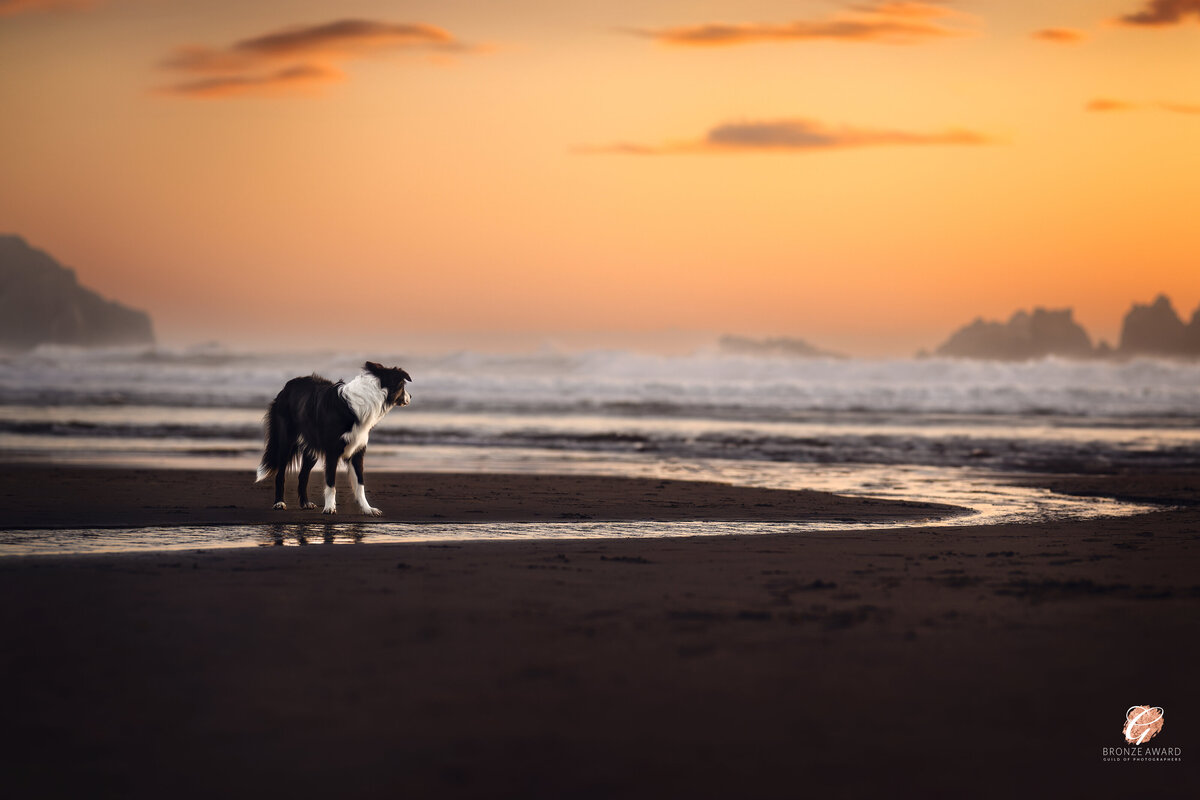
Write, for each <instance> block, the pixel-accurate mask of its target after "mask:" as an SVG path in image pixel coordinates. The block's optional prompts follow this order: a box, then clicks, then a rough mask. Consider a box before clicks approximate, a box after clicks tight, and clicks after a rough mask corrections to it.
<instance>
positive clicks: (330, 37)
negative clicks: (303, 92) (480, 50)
mask: <svg viewBox="0 0 1200 800" xmlns="http://www.w3.org/2000/svg"><path fill="white" fill-rule="evenodd" d="M471 49H472V48H470V47H468V46H467V45H464V44H463V43H462V42H459V41H458V40H457V39H455V38H454V36H452V35H451V34H450V33H449V32H448V31H445V30H443V29H442V28H438V27H436V26H434V25H425V24H420V23H388V22H378V21H375V20H363V19H341V20H335V21H333V22H327V23H324V24H320V25H298V26H293V27H290V28H283V29H280V30H276V31H271V32H269V33H265V34H262V35H260V36H254V37H250V38H247V39H242V40H240V41H237V42H235V43H233V44H232V45H230V46H228V47H220V48H214V47H208V46H204V45H188V46H184V47H179V48H176V49H175V51H174V52H173V53H171V54H170V55H169V56H168V57H167V58H165V59H164V60H163V61H162V62H161V66H162V67H163V68H164V69H167V70H171V71H174V72H182V73H188V74H190V75H192V76H203V77H193V78H191V79H188V80H181V81H179V82H176V83H173V84H171V85H169V86H165V87H163V88H162V91H163V92H166V93H168V94H177V95H181V96H185V97H208V98H212V97H225V96H230V95H239V94H264V93H267V94H279V93H281V92H285V91H295V90H298V89H303V88H305V87H313V86H316V85H319V84H323V83H328V82H330V81H333V80H340V79H342V78H343V77H344V75H343V73H342V72H341V70H340V69H338V65H339V64H340V63H341V62H343V61H348V60H351V59H356V58H365V57H369V56H372V55H376V54H378V53H383V52H392V51H400V50H407V51H413V50H415V51H428V52H440V53H447V52H450V53H461V52H466V51H469V50H471Z"/></svg>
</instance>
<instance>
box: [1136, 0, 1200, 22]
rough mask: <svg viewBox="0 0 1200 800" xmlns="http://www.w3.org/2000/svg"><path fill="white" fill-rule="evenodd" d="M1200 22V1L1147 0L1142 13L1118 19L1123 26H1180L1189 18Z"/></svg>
mask: <svg viewBox="0 0 1200 800" xmlns="http://www.w3.org/2000/svg"><path fill="white" fill-rule="evenodd" d="M1189 15H1191V16H1195V17H1196V18H1197V19H1198V20H1200V0H1146V2H1145V5H1144V6H1143V8H1142V10H1141V11H1138V12H1136V13H1133V14H1125V15H1124V16H1121V17H1119V18H1118V20H1117V21H1118V22H1120V23H1122V24H1123V25H1140V26H1151V27H1161V26H1164V25H1180V24H1182V23H1183V22H1184V21H1185V19H1186V18H1187V17H1188V16H1189Z"/></svg>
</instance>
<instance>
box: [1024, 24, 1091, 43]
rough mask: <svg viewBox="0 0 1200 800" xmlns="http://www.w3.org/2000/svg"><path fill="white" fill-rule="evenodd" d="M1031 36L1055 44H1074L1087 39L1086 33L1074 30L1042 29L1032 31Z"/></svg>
mask: <svg viewBox="0 0 1200 800" xmlns="http://www.w3.org/2000/svg"><path fill="white" fill-rule="evenodd" d="M1031 35H1032V36H1033V38H1034V39H1038V40H1040V41H1043V42H1054V43H1056V44H1074V43H1076V42H1082V41H1083V40H1084V39H1086V38H1087V34H1086V33H1084V32H1083V31H1077V30H1075V29H1074V28H1042V29H1041V30H1040V31H1034V32H1033V33H1032V34H1031Z"/></svg>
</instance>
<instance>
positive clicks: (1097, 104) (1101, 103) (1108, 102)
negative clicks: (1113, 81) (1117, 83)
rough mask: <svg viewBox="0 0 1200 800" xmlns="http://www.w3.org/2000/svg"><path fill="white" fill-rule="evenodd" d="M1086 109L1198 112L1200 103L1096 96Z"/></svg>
mask: <svg viewBox="0 0 1200 800" xmlns="http://www.w3.org/2000/svg"><path fill="white" fill-rule="evenodd" d="M1084 108H1086V109H1087V110H1088V111H1136V110H1144V109H1150V110H1157V111H1170V112H1171V113H1172V114H1200V105H1196V104H1194V103H1172V102H1166V101H1163V102H1158V103H1130V102H1127V101H1125V100H1112V99H1110V98H1106V97H1098V98H1096V99H1095V100H1090V101H1089V102H1088V104H1087V105H1086V106H1084Z"/></svg>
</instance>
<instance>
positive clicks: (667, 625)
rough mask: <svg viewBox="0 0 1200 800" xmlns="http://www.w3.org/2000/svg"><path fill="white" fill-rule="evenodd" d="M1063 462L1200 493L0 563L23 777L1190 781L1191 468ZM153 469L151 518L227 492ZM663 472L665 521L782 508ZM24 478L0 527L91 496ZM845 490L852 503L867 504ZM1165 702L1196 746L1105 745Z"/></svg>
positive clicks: (464, 793)
mask: <svg viewBox="0 0 1200 800" xmlns="http://www.w3.org/2000/svg"><path fill="white" fill-rule="evenodd" d="M26 472H28V470H24V469H23V470H22V472H21V473H19V474H25V473H26ZM68 472H71V471H70V470H68ZM75 473H80V471H78V470H76V471H75ZM14 474H17V473H14ZM87 474H88V471H82V474H75V475H74V477H72V478H71V480H77V481H81V482H82V484H84V485H86V484H87V483H89V482H90V481H91V480H93V478H88V477H87ZM206 475H207V473H206ZM42 477H45V476H42ZM60 477H62V476H60ZM175 477H177V478H180V481H181V485H182V486H184V487H195V486H196V485H198V484H197V481H198V480H200V479H201V478H203V476H196V477H190V478H188V477H185V476H183V475H176V476H175ZM474 477H475V479H478V480H480V481H483V480H484V478H486V479H487V481H486V483H487V486H488V487H489V489H488V491H489V492H491V493H492V494H491V495H488V496H487V498H485V499H486V502H485V501H484V500H478V502H475V501H471V502H467V500H466V499H465V498H466V495H464V496H463V497H462V498H459V499H458V500H455V499H454V498H451V497H446V498H443V499H444V501H445V502H446V503H449V505H442V504H441V502H442V501H439V502H438V503H433V504H431V505H429V506H427V507H425V508H426V511H427V512H428V513H430V514H444V513H445V511H443V510H441V509H446V508H449V509H451V511H452V512H453V511H454V509H457V510H458V511H459V512H460V513H462V514H463V515H464V516H455V515H454V514H453V513H451V514H449V515H447V516H445V517H443V518H441V520H440V521H444V520H445V519H463V518H466V517H465V515H466V514H467V513H471V512H470V509H471V508H476V507H482V508H485V509H486V508H487V507H488V505H489V504H492V505H493V507H494V508H496V509H499V508H507V509H508V511H507V512H505V513H512V514H517V513H520V509H517V508H515V507H514V506H513V504H515V503H517V502H518V500H517V499H516V498H515V497H514V495H518V494H522V493H525V492H528V491H531V490H537V491H543V492H546V493H547V496H548V497H550V498H553V497H554V496H555V495H556V493H557V497H558V499H557V500H556V501H553V502H550V501H547V505H546V509H545V513H551V512H553V513H555V514H561V513H591V512H592V511H595V512H596V514H597V516H596V517H595V518H606V517H605V516H604V515H605V514H606V513H608V512H607V511H606V510H605V509H606V508H621V507H629V508H632V507H634V506H635V505H636V504H637V503H638V502H645V501H647V500H648V498H645V497H642V498H638V497H636V496H635V495H634V494H633V493H631V492H630V491H628V485H626V487H625V490H624V494H625V497H624V499H622V498H621V494H622V491H620V490H615V491H616V494H617V498H616V499H615V500H612V501H611V504H610V505H609V506H605V505H604V503H602V502H601V501H600V500H599V499H598V498H596V497H594V496H592V495H591V494H589V493H588V490H590V489H594V488H596V487H595V486H593V485H591V484H588V483H587V482H588V481H590V480H592V479H582V480H583V481H584V483H582V484H577V485H573V484H571V483H570V482H571V481H575V480H579V479H575V478H561V479H546V480H544V481H540V482H538V483H537V484H536V485H534V484H524V483H521V482H522V481H527V480H528V481H533V480H534V479H527V478H511V477H504V476H474ZM108 478H109V479H112V476H111V475H109V476H108ZM15 479H16V478H13V480H15ZM94 479H95V480H101V481H103V480H104V479H103V478H94ZM465 479H466V478H464V480H465ZM386 480H395V481H397V485H399V484H400V483H401V482H402V483H403V484H404V485H405V486H406V487H409V488H410V489H411V487H414V486H416V485H418V484H417V483H416V482H415V479H412V478H410V476H392V478H383V477H382V476H381V479H380V480H377V481H376V483H375V487H374V488H373V490H372V491H373V492H374V494H375V496H374V498H373V499H375V500H376V501H377V502H376V505H381V506H384V507H385V508H388V506H389V502H390V500H391V499H399V495H392V494H391V493H390V492H389V491H388V490H387V489H386V485H385V484H386ZM1056 480H1057V486H1056V488H1058V489H1060V490H1062V489H1069V488H1076V489H1078V490H1079V491H1084V492H1092V493H1096V494H1110V495H1111V494H1121V495H1123V496H1125V497H1127V498H1130V499H1147V498H1150V497H1154V498H1157V499H1167V500H1171V499H1173V500H1174V501H1175V502H1181V503H1189V505H1186V506H1184V507H1182V508H1178V509H1175V510H1170V511H1163V512H1159V513H1155V514H1150V515H1145V516H1140V517H1133V518H1126V519H1115V520H1092V521H1083V522H1058V523H1048V524H1042V525H1020V526H998V527H991V528H982V527H957V528H955V527H948V528H910V529H903V530H890V531H877V532H875V531H873V532H858V533H842V534H838V533H806V534H803V535H778V536H746V537H737V536H734V537H718V538H711V539H701V538H695V539H654V540H633V539H631V540H620V541H605V542H595V541H555V542H528V541H527V542H506V543H484V542H480V543H464V544H454V545H427V544H407V545H370V544H363V545H358V546H331V547H325V546H310V547H306V548H299V547H297V548H257V549H245V550H225V551H212V552H186V553H179V552H172V553H152V554H126V555H105V556H77V557H53V558H48V557H37V558H8V559H0V633H2V635H3V641H4V643H5V644H4V647H3V649H2V650H0V677H2V678H3V681H4V686H5V687H6V690H7V692H6V694H7V698H6V702H5V709H4V714H3V723H2V724H3V725H4V728H5V732H6V739H8V742H7V743H6V745H5V747H4V748H3V750H2V755H0V774H3V775H4V776H5V784H6V786H8V787H13V790H14V791H15V792H16V794H14V796H33V795H35V794H37V795H41V796H56V795H68V794H70V793H76V794H75V796H89V797H152V796H153V797H159V796H193V797H208V796H214V795H232V796H249V795H253V794H259V795H265V796H299V797H316V796H326V797H328V796H337V797H385V796H386V797H395V796H410V797H583V798H589V797H646V798H649V797H654V798H658V797H675V796H679V797H761V796H800V795H810V794H823V795H826V796H835V797H861V796H864V795H882V796H891V795H894V794H897V793H902V792H904V791H905V788H906V787H907V788H908V789H910V790H912V791H914V792H915V791H916V790H917V788H918V787H919V788H920V790H921V791H922V792H923V794H924V795H926V796H931V797H941V796H945V797H951V796H973V797H1010V796H1013V795H1014V794H1018V793H1020V794H1022V795H1024V794H1033V795H1035V796H1043V795H1048V794H1058V795H1062V796H1083V795H1100V796H1113V795H1116V794H1118V793H1120V792H1122V791H1144V790H1145V788H1146V787H1147V786H1152V787H1154V792H1155V793H1156V794H1162V795H1163V796H1181V794H1182V793H1185V792H1187V791H1189V790H1190V791H1191V792H1192V793H1193V794H1194V792H1195V790H1196V789H1198V788H1200V784H1198V782H1197V776H1198V775H1200V770H1198V769H1197V765H1198V763H1200V736H1197V732H1198V731H1200V703H1197V700H1196V697H1197V694H1196V691H1195V687H1194V682H1195V672H1196V664H1197V663H1200V661H1198V658H1197V657H1198V656H1200V513H1198V509H1197V507H1196V506H1195V505H1194V504H1190V503H1194V496H1195V491H1196V488H1195V487H1196V485H1197V483H1196V476H1178V475H1176V476H1169V477H1164V478H1162V479H1160V480H1156V479H1155V478H1154V477H1153V476H1139V477H1138V478H1137V479H1136V480H1131V479H1122V478H1115V479H1114V478H1107V479H1106V478H1089V479H1086V480H1081V481H1079V482H1078V483H1076V484H1073V483H1072V482H1071V480H1070V479H1056ZM652 483H656V482H652ZM672 483H675V482H668V484H672ZM60 485H61V484H60ZM199 485H201V486H211V485H212V484H206V483H203V482H202V481H201V482H200V483H199ZM482 485H483V484H479V485H477V486H476V487H475V489H472V491H473V492H474V494H473V495H471V496H474V497H476V498H477V499H478V498H479V497H482V496H483V495H482V493H481V491H479V486H482ZM3 486H4V491H5V492H12V490H13V489H12V485H11V482H10V481H9V480H8V479H6V480H5V481H4V482H3ZM145 486H156V484H146V485H144V486H143V488H142V489H141V497H142V498H143V499H144V501H145V502H144V504H145V505H149V506H152V508H151V509H149V511H148V513H149V512H153V514H159V513H162V514H166V513H169V512H170V511H172V510H173V509H174V508H175V504H180V505H181V507H183V508H184V509H185V512H184V516H186V517H189V519H188V521H189V522H191V521H192V520H191V519H190V517H191V516H192V515H196V514H202V513H208V512H210V511H211V512H212V513H214V514H216V515H218V516H220V515H221V514H224V513H226V512H229V513H232V512H234V511H236V509H233V510H231V509H224V508H219V507H218V508H215V509H208V508H207V507H206V508H204V509H201V510H197V509H196V504H195V501H194V500H191V501H189V500H188V499H187V497H188V494H187V493H188V491H189V490H188V489H186V488H178V489H174V490H171V491H177V492H180V493H181V494H175V495H171V494H169V493H168V492H167V491H166V490H160V489H159V488H153V489H150V488H145ZM463 486H464V488H465V486H466V485H465V484H464V485H463ZM111 487H112V485H111V484H110V488H111ZM639 487H640V488H639V490H647V487H645V486H642V485H639ZM428 488H432V487H428ZM668 490H669V492H679V493H680V494H679V495H675V494H669V495H666V496H670V497H672V498H677V499H671V500H669V501H667V502H666V503H665V507H659V508H658V510H659V511H661V513H669V512H674V513H680V514H686V513H690V514H693V515H696V514H698V513H700V512H698V511H697V510H696V508H695V507H696V506H702V504H703V503H705V502H708V503H709V504H710V505H711V506H712V508H714V509H715V508H718V507H720V508H724V509H725V512H726V513H767V510H768V507H766V506H758V505H756V502H768V501H767V500H761V501H756V502H749V503H748V506H747V508H745V509H743V508H741V507H738V508H737V509H736V512H731V511H729V509H730V508H731V507H732V506H731V504H732V503H733V502H735V501H733V500H730V499H729V497H728V496H726V495H717V494H714V493H715V492H718V489H715V488H713V487H712V486H711V485H705V484H700V485H693V486H671V485H668V487H667V488H666V489H664V490H663V491H668ZM123 491H124V490H123ZM250 491H251V492H261V493H262V494H263V495H264V496H265V497H266V498H267V499H268V500H269V499H270V497H269V495H270V491H269V489H267V490H264V489H263V488H262V487H261V486H260V487H258V488H257V489H254V488H252V489H251V490H250ZM720 491H722V492H725V491H732V490H729V489H728V487H724V488H722V489H720ZM689 492H692V493H694V494H693V495H688V496H689V497H690V498H691V499H689V500H685V499H683V498H684V496H685V495H687V493H689ZM784 494H787V493H784ZM734 495H736V496H738V497H745V496H744V495H741V494H740V490H737V491H734ZM19 497H20V495H14V494H11V493H10V494H7V495H6V496H5V498H4V503H5V509H6V520H5V524H9V521H8V518H10V517H11V514H14V513H18V512H19V513H36V512H37V511H38V510H41V511H42V512H44V513H47V514H48V513H51V512H53V513H56V514H63V515H64V517H63V518H65V517H66V516H69V514H70V513H72V512H71V509H70V505H71V504H70V503H68V502H64V503H63V504H62V507H61V508H51V507H48V506H40V507H37V508H33V509H30V508H26V509H25V510H24V511H22V508H21V506H20V505H19V504H17V503H18V501H17V500H14V498H19ZM168 497H172V498H177V499H172V500H168V499H167V498H168ZM663 497H664V496H658V499H657V500H656V501H655V504H656V507H657V506H662V505H663V504H662V503H661V502H659V501H661V500H662V499H663ZM801 497H803V494H802V495H801ZM116 498H117V495H116V494H113V495H112V498H110V500H108V501H105V502H111V503H112V507H117V506H119V503H118V502H117V499H116ZM705 498H707V500H706V499H705ZM719 498H723V499H719ZM252 499H254V500H255V501H256V502H257V501H258V500H259V499H260V498H258V497H257V496H254V495H252ZM651 499H652V498H651ZM818 499H819V498H811V497H810V498H807V500H806V501H803V502H802V499H800V498H792V500H791V502H794V503H800V504H801V505H804V503H806V502H807V503H809V504H810V505H811V502H815V501H817V500H818ZM209 500H210V502H213V503H214V504H217V505H219V504H220V503H224V502H231V501H226V500H224V499H223V500H222V501H212V500H211V497H210V498H209ZM778 501H779V502H781V503H786V502H788V501H787V500H785V499H784V498H778ZM826 501H827V502H831V503H832V502H835V501H832V500H828V498H827V496H826V498H825V499H824V500H822V502H826ZM39 502H41V501H39ZM676 502H677V503H680V504H681V505H683V504H688V505H689V506H690V507H689V508H687V509H685V510H682V511H681V510H680V508H675V507H672V506H671V505H670V503H676ZM736 502H741V501H740V500H738V501H736ZM845 502H847V503H848V504H850V505H847V506H845V507H842V508H841V510H839V511H837V512H832V511H831V512H830V513H843V514H846V515H847V518H858V517H857V516H856V515H860V514H863V513H869V512H868V511H865V510H864V508H869V507H864V506H862V505H861V504H860V501H856V500H847V501H845ZM431 503H432V501H431ZM456 503H458V504H459V505H456ZM472 503H475V504H474V505H473V504H472ZM855 504H859V507H858V508H857V510H854V509H852V508H851V506H852V505H855ZM154 506H160V507H157V508H154ZM107 507H108V506H106V508H107ZM393 507H394V506H393ZM407 507H408V508H409V510H410V511H411V510H412V509H414V508H415V507H416V504H415V503H410V505H409V506H407ZM797 508H798V506H797V507H792V508H790V510H789V513H792V512H794V511H795V510H796V509H797ZM575 509H588V511H586V512H584V511H578V512H576V511H574V510H575ZM896 510H897V509H893V512H894V511H896ZM96 513H97V517H98V518H102V517H100V516H99V512H96ZM246 513H255V514H257V513H260V512H257V511H253V512H246ZM289 513H291V512H289ZM297 513H299V512H297ZM309 513H312V512H309ZM496 513H499V511H497V512H496ZM611 513H614V514H615V513H616V512H615V511H614V512H611ZM642 513H645V512H644V511H643V512H642ZM703 513H705V514H707V513H718V512H717V511H715V510H714V511H709V510H708V509H705V510H704V512H703ZM486 515H487V512H486V510H485V511H484V513H483V514H481V515H474V516H483V517H486ZM502 518H505V519H507V517H502ZM551 518H553V517H551ZM614 518H628V517H614ZM692 518H705V517H696V516H693V517H692ZM55 519H59V517H55ZM384 519H387V517H385V518H384ZM393 519H394V518H393ZM245 521H253V520H245ZM113 524H130V523H129V522H128V521H127V520H125V519H122V520H120V521H119V522H114V523H113ZM1142 703H1147V704H1151V705H1157V706H1161V707H1163V708H1164V709H1165V711H1166V719H1165V726H1164V729H1163V732H1162V733H1161V734H1160V735H1159V736H1158V737H1157V738H1156V739H1155V740H1153V742H1152V743H1151V744H1152V745H1153V746H1162V747H1179V748H1181V750H1182V752H1181V756H1180V757H1181V758H1182V759H1183V760H1182V762H1181V763H1180V762H1163V763H1105V762H1104V761H1103V760H1102V748H1104V747H1118V746H1121V745H1122V744H1123V739H1122V736H1121V728H1122V726H1123V717H1124V713H1125V710H1126V709H1127V708H1128V707H1129V706H1130V705H1134V704H1142Z"/></svg>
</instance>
